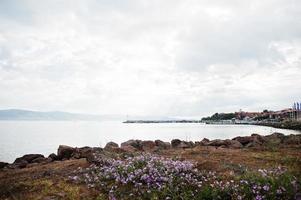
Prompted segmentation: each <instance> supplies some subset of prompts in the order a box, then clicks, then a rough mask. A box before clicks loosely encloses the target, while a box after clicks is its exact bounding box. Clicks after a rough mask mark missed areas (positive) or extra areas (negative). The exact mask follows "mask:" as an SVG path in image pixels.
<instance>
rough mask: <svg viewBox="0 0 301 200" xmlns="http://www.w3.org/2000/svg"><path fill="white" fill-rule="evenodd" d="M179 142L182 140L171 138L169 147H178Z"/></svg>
mask: <svg viewBox="0 0 301 200" xmlns="http://www.w3.org/2000/svg"><path fill="white" fill-rule="evenodd" d="M181 142H182V141H181V140H179V139H173V140H172V141H171V147H172V148H179V147H180V144H181Z"/></svg>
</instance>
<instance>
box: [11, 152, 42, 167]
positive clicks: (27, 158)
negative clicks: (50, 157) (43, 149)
mask: <svg viewBox="0 0 301 200" xmlns="http://www.w3.org/2000/svg"><path fill="white" fill-rule="evenodd" d="M36 159H44V156H43V155H42V154H26V155H24V156H22V157H20V158H17V159H16V160H15V161H14V164H21V165H24V164H25V163H32V162H33V160H36Z"/></svg>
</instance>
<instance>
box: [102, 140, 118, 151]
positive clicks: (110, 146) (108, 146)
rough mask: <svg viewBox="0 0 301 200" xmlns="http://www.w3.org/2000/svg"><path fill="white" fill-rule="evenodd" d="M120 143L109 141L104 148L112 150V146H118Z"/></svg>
mask: <svg viewBox="0 0 301 200" xmlns="http://www.w3.org/2000/svg"><path fill="white" fill-rule="evenodd" d="M118 147H119V145H118V144H117V143H115V142H108V143H107V144H106V146H105V148H104V150H106V151H110V150H111V149H112V148H118Z"/></svg>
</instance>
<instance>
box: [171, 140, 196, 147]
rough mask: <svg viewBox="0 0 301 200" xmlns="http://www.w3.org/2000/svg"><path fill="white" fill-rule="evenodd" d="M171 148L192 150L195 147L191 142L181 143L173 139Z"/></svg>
mask: <svg viewBox="0 0 301 200" xmlns="http://www.w3.org/2000/svg"><path fill="white" fill-rule="evenodd" d="M171 146H172V148H183V149H185V148H192V147H194V146H195V144H194V143H193V142H187V141H181V140H179V139H174V140H172V141H171Z"/></svg>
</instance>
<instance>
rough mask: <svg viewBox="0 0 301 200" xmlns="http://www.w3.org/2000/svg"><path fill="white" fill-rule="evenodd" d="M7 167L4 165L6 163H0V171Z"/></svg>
mask: <svg viewBox="0 0 301 200" xmlns="http://www.w3.org/2000/svg"><path fill="white" fill-rule="evenodd" d="M7 165H8V163H6V162H0V169H3V168H4V167H6V166H7Z"/></svg>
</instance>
